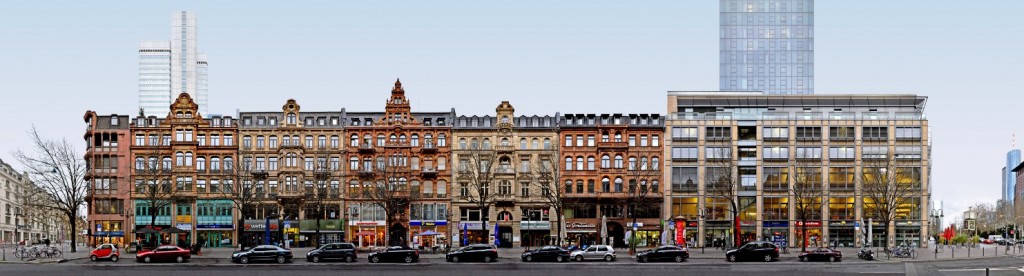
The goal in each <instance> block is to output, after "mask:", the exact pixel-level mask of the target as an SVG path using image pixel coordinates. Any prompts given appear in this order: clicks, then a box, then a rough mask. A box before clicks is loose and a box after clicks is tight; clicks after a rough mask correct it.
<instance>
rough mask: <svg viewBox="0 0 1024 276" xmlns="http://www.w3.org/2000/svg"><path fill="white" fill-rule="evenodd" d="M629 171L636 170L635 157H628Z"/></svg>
mask: <svg viewBox="0 0 1024 276" xmlns="http://www.w3.org/2000/svg"><path fill="white" fill-rule="evenodd" d="M629 169H630V170H636V157H632V156H630V157H629Z"/></svg>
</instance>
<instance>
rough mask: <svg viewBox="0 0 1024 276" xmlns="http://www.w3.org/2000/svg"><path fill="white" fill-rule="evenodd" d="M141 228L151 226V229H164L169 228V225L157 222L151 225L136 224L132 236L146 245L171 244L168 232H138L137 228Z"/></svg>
mask: <svg viewBox="0 0 1024 276" xmlns="http://www.w3.org/2000/svg"><path fill="white" fill-rule="evenodd" d="M143 228H153V230H156V231H160V230H164V229H167V228H171V225H165V224H157V225H154V226H152V227H151V226H149V225H136V226H135V231H134V236H135V238H136V241H139V240H141V241H142V244H143V245H145V246H146V247H156V246H157V245H163V244H172V243H171V235H170V234H164V233H153V234H140V233H139V230H142V229H143Z"/></svg>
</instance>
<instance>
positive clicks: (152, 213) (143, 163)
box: [132, 154, 192, 227]
mask: <svg viewBox="0 0 1024 276" xmlns="http://www.w3.org/2000/svg"><path fill="white" fill-rule="evenodd" d="M136 157H139V158H142V159H141V160H139V159H136V161H135V173H134V174H132V178H133V179H134V183H135V192H134V195H133V198H135V199H139V200H141V201H143V202H146V204H148V206H147V207H148V208H147V209H148V212H149V225H150V227H152V226H153V225H156V217H157V216H159V215H160V210H163V209H164V208H170V207H171V206H172V205H173V204H174V203H175V202H179V201H182V200H185V199H186V198H187V197H184V196H183V194H184V192H186V191H188V190H190V189H191V186H192V185H189V184H186V183H175V182H174V180H175V179H173V178H174V176H173V174H171V169H172V167H173V166H174V165H175V164H173V163H172V160H171V157H170V156H169V155H167V156H160V155H159V154H154V155H151V156H142V155H139V156H136ZM136 215H138V214H136ZM166 215H170V214H166Z"/></svg>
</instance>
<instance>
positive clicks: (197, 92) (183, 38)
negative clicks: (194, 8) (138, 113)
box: [139, 11, 208, 116]
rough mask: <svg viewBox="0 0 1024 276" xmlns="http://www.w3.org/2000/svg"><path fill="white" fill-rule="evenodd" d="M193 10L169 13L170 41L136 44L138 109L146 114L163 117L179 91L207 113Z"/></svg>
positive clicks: (203, 56)
mask: <svg viewBox="0 0 1024 276" xmlns="http://www.w3.org/2000/svg"><path fill="white" fill-rule="evenodd" d="M197 40H198V39H197V33H196V14H195V12H189V11H181V12H174V13H172V14H171V40H170V41H166V40H165V41H143V42H142V43H141V44H140V46H139V108H141V109H142V110H143V111H144V112H145V114H146V116H149V115H156V116H165V115H167V113H168V112H170V109H169V106H170V105H171V102H173V100H174V99H175V98H177V96H178V94H179V93H182V92H184V93H188V94H189V95H191V96H192V98H193V99H194V100H195V101H196V104H198V105H199V114H200V115H203V116H207V115H208V114H207V112H206V101H207V96H206V93H207V86H206V80H207V77H206V68H207V62H206V54H204V53H199V52H198V51H197V49H198V47H197V45H196V42H197Z"/></svg>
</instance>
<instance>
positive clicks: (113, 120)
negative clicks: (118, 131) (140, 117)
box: [110, 116, 118, 126]
mask: <svg viewBox="0 0 1024 276" xmlns="http://www.w3.org/2000/svg"><path fill="white" fill-rule="evenodd" d="M117 123H118V122H117V116H110V125H112V126H116V125H117Z"/></svg>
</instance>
